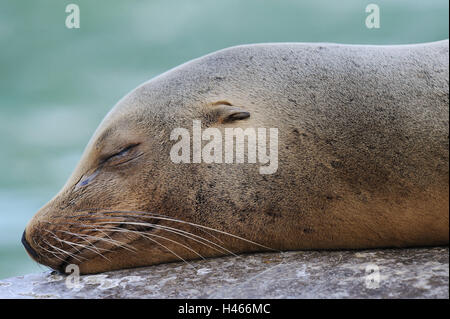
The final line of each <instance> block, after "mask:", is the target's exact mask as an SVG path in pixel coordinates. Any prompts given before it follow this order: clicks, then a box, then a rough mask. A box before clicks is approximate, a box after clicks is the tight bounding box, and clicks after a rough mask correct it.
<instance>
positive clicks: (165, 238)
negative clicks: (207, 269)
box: [107, 227, 205, 259]
mask: <svg viewBox="0 0 450 319" xmlns="http://www.w3.org/2000/svg"><path fill="white" fill-rule="evenodd" d="M107 229H110V230H112V231H116V232H131V233H135V234H138V235H140V236H142V237H144V238H148V237H147V236H153V237H157V238H161V239H164V240H168V241H170V242H173V243H175V244H178V245H180V246H182V247H184V248H186V249H188V250H190V251H192V252H193V253H195V254H196V255H197V256H199V257H200V258H202V259H205V257H203V256H202V255H201V254H199V253H198V252H197V251H195V250H194V249H192V248H190V247H189V246H186V245H184V244H182V243H180V242H178V241H176V240H173V239H170V238H167V237H164V236H159V235H156V234H149V233H145V232H141V231H136V230H130V229H123V228H119V227H113V228H107Z"/></svg>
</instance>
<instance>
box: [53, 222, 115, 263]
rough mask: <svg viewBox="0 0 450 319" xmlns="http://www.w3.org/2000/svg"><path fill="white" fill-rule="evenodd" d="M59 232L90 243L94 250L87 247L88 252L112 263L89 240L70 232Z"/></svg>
mask: <svg viewBox="0 0 450 319" xmlns="http://www.w3.org/2000/svg"><path fill="white" fill-rule="evenodd" d="M58 231H59V232H63V233H66V234H69V235H73V236H75V237H78V238H80V239H81V240H84V241H86V242H87V243H89V244H90V245H91V246H92V247H93V248H90V247H88V246H86V249H88V250H90V251H92V252H94V253H96V254H97V255H99V256H101V257H102V258H104V259H106V260H108V261H109V262H111V260H110V259H108V258H107V257H105V256H104V255H103V254H102V253H100V251H99V248H98V247H95V246H94V245H93V244H92V243H91V242H90V241H88V240H86V239H85V238H83V237H81V235H80V234H75V233H72V232H68V231H65V230H58ZM100 249H102V250H104V251H107V252H109V251H111V250H109V249H106V248H100Z"/></svg>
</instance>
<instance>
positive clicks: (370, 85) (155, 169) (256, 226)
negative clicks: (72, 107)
mask: <svg viewBox="0 0 450 319" xmlns="http://www.w3.org/2000/svg"><path fill="white" fill-rule="evenodd" d="M448 79H449V61H448V41H440V42H435V43H428V44H416V45H398V46H359V45H339V44H300V43H286V44H258V45H245V46H238V47H233V48H229V49H225V50H221V51H218V52H215V53H212V54H210V55H207V56H204V57H202V58H199V59H196V60H193V61H190V62H188V63H186V64H183V65H181V66H179V67H177V68H175V69H173V70H171V71H168V72H166V73H164V74H162V75H160V76H158V77H156V78H154V79H152V80H150V81H149V82H146V83H144V84H143V85H141V86H139V87H138V88H136V89H135V90H133V91H132V92H131V93H130V94H128V95H127V96H126V97H125V98H123V99H122V100H121V101H120V102H119V103H118V104H117V105H116V106H115V107H114V109H113V110H112V111H111V112H110V113H109V114H108V115H107V117H106V118H105V119H104V121H103V122H102V123H101V125H100V126H99V128H98V129H97V131H96V133H95V134H94V136H93V137H92V139H91V141H90V143H89V144H88V146H87V148H86V150H85V153H84V155H83V157H82V159H81V161H80V163H79V165H78V166H77V168H76V170H75V171H74V173H73V175H72V176H71V178H70V179H69V181H68V182H67V184H66V185H65V186H64V188H63V189H62V190H61V192H60V193H59V194H58V195H57V196H56V197H55V198H54V199H52V201H50V202H49V203H48V204H47V205H46V206H44V207H43V208H42V209H41V210H40V211H39V212H38V213H37V214H36V215H35V217H34V218H33V219H32V220H31V221H30V223H29V224H28V226H27V228H26V232H25V233H26V235H25V237H24V240H25V242H26V243H27V244H28V245H29V246H31V250H33V251H34V253H36V256H37V257H36V256H35V257H34V258H35V259H36V260H38V261H39V262H41V263H44V264H46V265H49V266H51V267H53V268H57V269H61V268H63V266H65V265H67V264H69V263H76V264H78V265H79V266H80V269H81V271H82V272H83V273H93V272H100V271H106V270H112V269H120V268H126V267H137V266H144V265H150V264H156V263H161V262H168V261H175V260H180V257H181V258H182V259H185V260H189V259H192V258H199V255H201V256H202V257H211V256H219V255H225V254H228V253H231V252H233V253H241V252H250V251H261V250H266V248H264V247H269V248H272V249H275V250H298V249H348V248H350V249H360V248H374V247H406V246H424V245H443V244H448V235H449V231H448V229H449V223H448V210H449V202H448V198H449V195H448V194H449V165H448V164H449V158H448V157H449V155H448V141H449V139H448V136H449V132H448V120H449V113H448V111H449V104H448V103H449V100H448V96H449V95H448V94H449V87H448ZM218 105H219V106H220V107H221V108H222V109H221V110H219V111H217V107H218ZM227 107H230V108H236V107H237V108H238V109H239V110H245V112H248V113H249V114H250V117H246V118H243V119H238V120H230V121H219V120H217V119H218V118H219V117H218V115H217V114H219V113H220V114H222V113H221V112H223V109H225V110H227ZM220 114H219V115H220ZM241 114H242V113H241ZM196 119H197V120H201V121H202V125H203V126H204V127H205V128H206V127H214V128H219V129H220V130H221V131H223V130H224V129H225V128H233V127H241V128H243V129H245V128H277V129H278V169H277V171H276V172H275V173H273V174H260V172H259V170H258V167H259V166H260V165H259V164H251V163H243V164H238V163H233V164H215V163H212V164H211V163H191V164H183V163H180V164H176V163H173V162H172V161H171V160H170V157H169V154H170V150H171V147H172V146H173V145H174V141H171V140H170V139H169V136H170V134H171V131H172V130H173V129H174V128H177V127H181V128H188V129H189V128H191V127H192V123H193V120H196ZM127 147H128V150H127ZM130 152H131V154H130ZM112 154H116V156H112V157H111V155H112ZM117 154H119V155H118V157H117ZM111 158H112V161H113V163H112V164H111V162H110V161H111ZM125 211H126V212H127V213H125ZM114 212H115V213H114ZM132 212H134V213H132ZM145 212H150V213H155V214H160V215H158V216H161V215H162V216H168V217H169V218H167V219H163V218H162V217H160V218H159V219H158V218H156V217H155V216H156V215H153V216H154V217H153V218H152V217H151V216H150V217H149V215H145V214H144V213H145ZM143 216H146V217H143ZM172 219H177V220H181V221H184V222H185V223H181V222H176V221H174V220H172ZM121 222H124V223H121ZM186 222H188V223H191V224H187V223H186ZM99 223H100V224H99ZM127 223H128V224H127ZM192 224H198V225H202V226H205V227H208V229H206V228H200V227H195V226H193V225H192ZM99 225H101V226H99ZM151 225H153V227H151ZM99 227H103V228H99ZM108 227H109V228H108ZM111 227H116V228H115V229H113V228H111ZM87 228H88V229H87ZM119 229H121V231H119ZM174 229H175V230H174ZM178 229H179V230H183V231H185V232H188V233H189V234H193V235H194V236H192V237H191V238H188V237H187V234H184V233H176V230H178ZM211 229H214V230H218V231H220V232H216V231H213V230H211ZM225 232H226V233H229V234H232V235H233V236H230V235H226V234H225ZM145 234H148V235H145ZM158 236H159V237H158ZM189 236H190V235H189ZM195 236H198V237H195ZM237 236H239V238H238V237H237ZM99 238H101V239H99ZM199 238H207V239H208V240H209V241H210V242H206V244H205V243H200V242H199V240H200V239H199ZM110 239H111V240H113V241H111V240H110ZM195 239H197V240H195ZM242 239H246V240H248V241H245V240H242ZM170 240H172V241H170ZM249 241H251V242H249ZM68 242H69V243H68ZM116 242H120V243H123V244H124V246H119V245H118V244H117V243H116ZM175 242H177V243H175ZM70 243H71V244H70ZM212 243H216V244H217V245H220V246H221V247H224V248H226V250H221V249H213V248H218V247H217V246H215V245H214V244H212ZM254 243H258V244H259V245H262V246H264V247H262V246H258V245H255V244H254ZM74 244H78V245H82V246H76V245H75V246H76V247H74ZM180 244H182V245H185V246H187V247H189V248H191V249H192V250H194V251H195V252H194V251H191V250H189V249H187V248H186V247H183V246H182V245H180ZM83 245H84V246H87V247H83ZM52 246H53V247H52ZM208 246H209V247H208ZM54 247H57V248H59V249H61V250H62V251H67V252H70V254H71V255H69V254H64V253H63V252H60V251H58V250H57V249H55V248H54ZM77 247H78V249H81V251H79V252H77V250H76V249H75V248H77ZM89 247H90V248H91V249H88V248H89ZM92 248H94V249H100V252H101V255H103V256H100V254H97V253H95V251H92V250H93V249H92ZM127 248H128V249H127ZM49 251H50V252H53V254H51V253H49ZM196 253H197V254H196ZM55 255H57V256H58V257H60V258H56V257H55ZM74 256H75V257H79V258H78V260H77V259H76V258H75V257H74Z"/></svg>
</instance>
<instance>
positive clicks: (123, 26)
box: [0, 0, 448, 279]
mask: <svg viewBox="0 0 450 319" xmlns="http://www.w3.org/2000/svg"><path fill="white" fill-rule="evenodd" d="M69 3H76V4H78V5H79V7H80V11H81V28H80V29H77V30H74V29H72V30H69V29H67V28H66V27H65V24H64V22H65V19H66V13H65V6H66V5H67V4H69ZM369 3H376V4H378V5H379V7H380V13H381V15H380V18H381V28H380V29H367V28H366V26H365V22H364V21H365V18H366V16H367V14H366V13H365V7H366V6H367V4H369ZM445 38H448V0H427V1H412V0H386V1H377V0H372V1H362V0H340V1H336V0H330V1H323V0H322V1H321V0H319V1H318V0H310V1H301V0H220V1H219V0H154V1H130V0H126V1H125V0H122V1H117V0H114V1H112V0H107V1H106V0H105V1H92V0H78V1H75V0H73V1H60V0H54V1H50V0H35V1H18V0H2V1H1V2H0V149H1V153H0V154H1V155H0V214H1V216H0V279H1V278H5V277H9V276H14V275H20V274H25V273H29V272H35V271H41V270H43V269H45V268H44V267H42V266H38V265H37V264H35V263H34V262H32V261H31V259H30V258H29V257H28V256H27V255H26V253H25V251H24V249H23V247H22V246H21V244H20V237H21V234H22V232H23V229H24V227H25V225H26V223H27V221H28V220H29V219H30V218H31V217H32V216H33V214H34V213H35V212H36V211H37V210H38V209H39V208H40V207H41V206H42V205H44V204H45V203H46V202H47V201H48V200H49V199H50V198H51V197H52V196H53V195H54V194H55V193H56V192H57V191H58V190H59V188H60V187H61V186H62V185H63V184H64V182H65V180H66V178H67V177H68V176H69V174H70V173H71V171H72V169H73V168H74V166H75V164H76V163H77V161H78V159H79V157H80V156H81V152H82V151H83V148H84V146H85V144H86V143H87V141H88V139H89V137H90V136H91V134H92V133H93V131H94V130H95V128H96V126H97V125H98V124H99V122H100V121H101V119H102V118H103V116H104V115H105V114H106V112H107V111H108V110H109V109H110V108H111V107H112V106H113V105H114V103H115V102H117V101H118V100H119V99H120V98H121V97H122V96H123V95H125V94H126V93H127V92H128V91H130V90H131V89H133V88H134V87H136V86H137V85H139V84H140V83H142V82H143V81H146V80H148V79H150V78H151V77H153V76H155V75H157V74H159V73H161V72H163V71H166V70H167V69H169V68H171V67H174V66H176V65H178V64H180V63H183V62H185V61H187V60H190V59H192V58H195V57H199V56H201V55H204V54H206V53H209V52H212V51H215V50H218V49H221V48H225V47H228V46H232V45H237V44H243V43H256V42H319V41H320V42H341V43H372V44H393V43H416V42H428V41H436V40H441V39H445Z"/></svg>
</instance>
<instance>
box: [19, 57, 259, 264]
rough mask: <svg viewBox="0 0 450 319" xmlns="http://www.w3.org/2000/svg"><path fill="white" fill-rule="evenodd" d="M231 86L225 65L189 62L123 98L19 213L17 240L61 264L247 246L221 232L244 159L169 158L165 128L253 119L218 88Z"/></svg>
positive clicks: (158, 258)
mask: <svg viewBox="0 0 450 319" xmlns="http://www.w3.org/2000/svg"><path fill="white" fill-rule="evenodd" d="M201 70H205V68H201ZM216 71H217V70H216ZM224 72H225V70H224ZM237 86H238V83H234V82H233V80H232V79H230V80H228V81H227V79H226V75H223V76H222V75H220V74H217V73H215V72H210V71H208V72H203V73H202V72H199V71H198V62H193V63H191V64H188V65H184V66H182V67H179V68H178V69H175V70H172V71H170V72H168V73H165V74H163V75H161V76H159V77H157V78H155V79H153V80H151V81H149V82H147V83H145V84H143V85H141V86H140V87H138V88H137V89H135V90H134V91H132V92H131V93H130V94H128V95H127V96H126V97H125V98H123V99H122V100H121V101H120V102H119V103H118V104H117V105H116V106H115V107H114V108H113V109H112V110H111V112H110V113H109V114H108V115H107V116H106V117H105V119H104V120H103V122H102V123H101V124H100V126H99V127H98V128H97V130H96V132H95V133H94V135H93V137H92V138H91V140H90V142H89V143H88V145H87V147H86V149H85V151H84V153H83V155H82V158H81V160H80V162H79V164H78V165H77V167H76V169H75V170H74V172H73V174H72V175H71V177H70V178H69V180H68V181H67V183H66V184H65V185H64V187H63V188H62V189H61V191H60V192H59V193H58V194H57V195H56V196H55V197H54V198H53V199H52V200H51V201H50V202H48V203H47V204H46V205H45V206H44V207H42V208H41V209H40V210H39V212H37V214H36V215H35V216H34V217H33V218H32V220H31V221H30V222H29V223H28V225H27V227H26V229H25V232H24V235H23V240H22V241H23V243H24V246H25V247H26V249H27V251H28V252H29V254H30V256H31V257H32V258H33V259H35V260H36V261H37V262H39V263H41V264H44V265H47V266H49V267H51V268H53V269H57V270H60V271H64V269H65V267H66V266H67V265H68V264H76V265H78V266H79V267H80V270H81V272H82V273H95V272H102V271H108V270H113V269H121V268H126V267H136V266H144V265H150V264H156V263H161V262H168V261H175V260H187V259H192V258H203V257H205V256H215V255H223V254H227V253H231V252H232V251H233V252H237V251H242V250H245V249H248V245H250V246H252V245H253V244H251V243H250V242H247V241H244V240H241V239H238V237H237V236H229V235H225V233H227V232H230V231H231V230H232V228H233V227H236V226H233V224H235V221H236V220H235V218H242V217H233V214H232V213H231V209H230V208H232V207H234V208H236V205H237V204H236V201H238V199H237V197H238V196H241V195H236V194H233V193H232V192H231V191H230V190H231V189H233V185H239V184H241V181H242V180H243V179H247V178H249V177H248V176H246V175H248V174H250V173H249V171H248V165H247V166H245V165H244V166H236V165H225V166H224V165H208V164H205V163H199V164H190V165H187V164H179V163H173V162H172V161H171V160H170V151H171V147H172V146H173V144H174V141H171V140H170V134H171V131H172V130H173V129H174V128H176V127H182V128H183V127H184V128H190V127H192V123H193V122H192V121H193V120H194V119H197V120H200V121H201V123H202V125H203V126H204V127H216V128H219V129H220V130H223V129H224V128H225V127H242V128H245V127H248V126H252V125H255V123H252V122H251V121H252V120H254V121H258V119H259V118H258V116H254V119H252V117H253V115H252V116H251V113H252V111H251V109H252V107H251V104H249V103H248V101H247V100H246V99H245V97H243V96H239V94H234V95H230V94H227V92H230V91H233V92H237V90H236V87H237ZM249 165H250V164H249ZM250 166H252V167H254V166H255V164H251V165H250ZM206 167H208V169H207V170H205V168H206ZM251 174H257V167H254V169H252V173H251ZM237 191H239V190H237ZM239 194H241V192H240V191H239ZM221 202H222V204H221ZM214 214H215V216H214ZM200 225H203V226H204V225H207V226H208V228H202V227H201V226H200ZM212 229H214V230H216V229H217V230H220V232H218V231H214V230H212ZM247 231H248V230H247ZM222 237H223V238H222ZM247 237H251V236H247ZM224 242H226V244H224ZM253 247H255V246H254V245H253Z"/></svg>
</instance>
